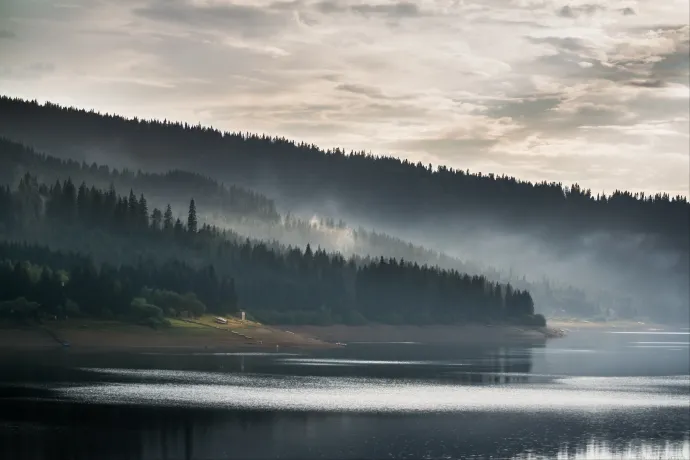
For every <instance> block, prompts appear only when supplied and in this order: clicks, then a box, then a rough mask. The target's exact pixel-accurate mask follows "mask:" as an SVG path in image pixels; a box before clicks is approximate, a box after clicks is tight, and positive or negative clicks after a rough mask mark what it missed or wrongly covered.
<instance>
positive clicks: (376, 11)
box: [315, 0, 422, 18]
mask: <svg viewBox="0 0 690 460" xmlns="http://www.w3.org/2000/svg"><path fill="white" fill-rule="evenodd" d="M315 7H316V9H317V10H319V11H320V12H321V13H324V14H332V13H342V12H348V11H349V12H353V13H357V14H361V15H363V16H374V15H380V16H387V17H392V18H410V17H417V16H421V15H422V11H421V10H420V9H419V7H418V6H417V5H416V4H414V3H411V2H395V3H360V4H357V5H348V6H344V5H342V4H341V3H340V2H338V1H336V0H325V1H321V2H318V3H316V4H315Z"/></svg>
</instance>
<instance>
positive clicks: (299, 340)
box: [0, 320, 562, 351]
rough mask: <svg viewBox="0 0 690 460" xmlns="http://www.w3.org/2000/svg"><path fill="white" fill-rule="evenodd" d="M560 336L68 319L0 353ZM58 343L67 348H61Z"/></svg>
mask: <svg viewBox="0 0 690 460" xmlns="http://www.w3.org/2000/svg"><path fill="white" fill-rule="evenodd" d="M559 336H562V333H561V331H560V330H559V329H555V328H553V327H546V328H538V327H524V326H507V325H501V326H486V325H451V326H447V325H436V326H410V325H396V326H393V325H365V326H343V325H333V326H307V325H301V326H297V325H283V326H280V325H279V326H264V325H256V323H254V324H253V325H251V326H248V327H245V328H244V329H241V332H238V330H237V327H236V326H235V328H234V330H230V328H227V329H225V330H223V328H222V327H221V328H214V327H213V326H211V325H206V326H203V325H196V324H192V325H189V327H188V325H187V324H182V323H181V322H180V324H176V325H175V326H174V327H171V328H167V329H159V330H153V329H150V328H147V327H144V326H136V325H131V324H126V323H118V322H114V321H95V320H70V321H69V322H67V323H47V324H46V326H41V327H4V328H0V350H20V351H21V350H30V349H48V348H68V349H74V350H81V351H87V350H91V351H142V350H162V351H165V350H167V351H172V350H206V351H220V350H237V349H251V348H254V349H265V350H269V349H270V350H275V349H276V348H278V349H280V348H282V349H285V348H302V349H320V348H333V347H337V346H340V344H341V343H348V342H422V343H446V344H455V343H457V344H506V343H530V342H544V341H546V340H547V339H549V338H553V337H559ZM63 342H65V343H67V344H68V345H67V346H65V345H63Z"/></svg>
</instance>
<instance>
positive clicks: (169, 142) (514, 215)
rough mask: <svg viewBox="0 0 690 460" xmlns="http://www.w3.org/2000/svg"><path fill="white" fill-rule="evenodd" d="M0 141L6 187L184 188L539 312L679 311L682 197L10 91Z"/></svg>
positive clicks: (299, 240)
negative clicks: (30, 178)
mask: <svg viewBox="0 0 690 460" xmlns="http://www.w3.org/2000/svg"><path fill="white" fill-rule="evenodd" d="M0 136H4V137H5V138H6V139H5V140H3V141H2V144H1V147H2V162H3V168H2V170H1V172H0V181H1V182H2V183H5V184H8V185H12V186H15V185H16V184H17V183H18V182H19V180H20V178H21V177H23V175H24V174H25V173H26V172H29V173H31V174H35V175H36V176H37V177H38V178H39V180H40V181H41V182H43V183H45V184H48V185H50V184H52V183H53V182H55V181H56V180H65V179H67V178H68V177H69V178H71V180H72V181H74V183H75V184H76V186H77V187H78V186H79V184H80V183H81V182H86V183H87V184H88V185H89V186H91V185H94V186H96V187H98V188H102V189H107V188H108V187H109V186H110V185H111V184H112V185H113V186H114V188H115V189H116V190H117V192H118V193H120V194H127V193H129V191H130V190H133V191H134V192H135V193H136V195H137V196H138V195H139V194H144V195H146V197H147V200H148V202H149V204H150V205H151V206H156V207H158V208H161V209H163V207H164V206H165V205H167V204H171V205H172V207H173V208H174V209H175V210H176V212H177V213H178V215H183V214H184V213H186V206H187V205H188V203H189V199H190V198H191V197H193V198H195V199H196V201H197V203H198V205H199V209H200V212H199V217H200V220H202V221H203V222H205V223H208V224H210V225H213V226H215V227H217V228H219V229H227V230H231V231H232V232H233V234H235V235H236V237H234V238H237V239H238V240H241V239H242V238H245V237H249V238H251V239H252V241H261V240H264V241H274V242H276V243H280V244H283V245H292V246H298V247H305V246H306V245H307V244H310V245H311V247H313V248H317V247H321V248H323V249H325V250H326V251H329V252H336V251H337V252H339V253H342V254H343V255H345V256H349V255H357V256H360V257H366V256H371V258H372V259H374V260H375V259H376V258H377V257H380V256H384V257H394V258H397V259H404V260H406V261H411V262H417V263H419V264H428V265H430V266H438V267H440V268H443V269H450V270H457V271H459V272H461V273H468V274H470V275H478V274H481V275H482V276H486V278H487V279H488V280H492V281H494V282H501V283H508V282H510V283H511V284H512V285H514V286H515V287H516V288H519V289H525V290H528V291H529V292H530V293H531V294H532V296H533V298H534V301H535V307H536V311H539V312H544V313H546V314H548V315H553V316H559V315H560V316H576V317H582V318H636V319H643V318H650V319H653V320H655V321H679V320H681V321H688V307H689V306H690V305H689V300H688V299H689V298H690V294H689V292H688V278H689V276H690V271H689V268H688V265H689V264H688V257H689V256H688V254H689V252H690V248H689V238H688V236H689V235H690V226H689V222H688V221H689V218H690V212H689V211H690V207H689V206H688V202H687V199H686V197H682V196H676V197H670V196H668V195H667V194H657V195H654V196H648V195H644V194H636V193H632V192H628V191H615V192H613V193H610V194H608V195H602V194H597V193H593V192H592V191H590V190H582V189H580V188H579V187H578V186H577V185H573V186H567V187H566V186H563V184H556V183H539V184H533V183H527V182H521V181H519V180H518V179H515V178H511V177H505V176H496V175H493V174H488V175H487V174H482V173H470V172H469V171H455V170H452V169H448V168H445V167H438V168H435V169H434V168H432V167H431V165H422V164H420V163H417V164H413V163H410V162H408V161H405V160H399V159H396V158H390V157H375V156H371V155H366V154H364V153H361V152H351V153H349V154H346V153H345V152H343V151H341V150H339V149H335V150H329V151H324V150H321V149H319V148H318V147H316V146H313V145H306V144H298V143H293V142H291V141H288V140H286V139H278V138H271V137H269V136H258V135H247V134H241V133H222V132H220V131H217V130H213V129H210V128H205V127H201V126H189V125H185V124H176V123H171V122H167V121H163V122H158V121H143V120H136V119H135V120H126V119H123V118H120V117H117V116H111V115H101V114H97V113H95V112H87V111H83V110H77V109H69V108H63V107H59V106H56V105H53V104H45V105H40V104H37V103H35V102H29V101H22V100H17V99H10V98H2V99H0ZM15 142H19V143H21V144H23V145H24V146H26V147H28V148H25V147H23V146H22V145H18V144H16V143H15ZM31 149H35V150H36V151H37V152H40V153H45V154H47V155H50V156H52V157H46V156H44V155H42V154H38V153H36V152H34V151H33V150H31ZM53 157H55V158H53ZM57 158H60V159H62V160H66V159H72V160H74V161H72V162H67V161H59V160H58V159H57ZM94 163H95V164H94ZM113 168H117V169H118V170H117V171H115V170H114V169H113ZM139 170H141V171H139ZM134 171H137V172H134ZM142 171H143V172H142Z"/></svg>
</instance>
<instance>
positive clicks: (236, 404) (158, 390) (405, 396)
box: [59, 369, 690, 412]
mask: <svg viewBox="0 0 690 460" xmlns="http://www.w3.org/2000/svg"><path fill="white" fill-rule="evenodd" d="M92 370H93V371H96V372H100V373H104V374H116V375H120V376H130V377H138V378H141V379H153V380H154V382H148V383H138V382H133V383H117V384H104V385H89V386H77V387H69V388H64V389H60V390H59V391H60V392H61V393H62V394H63V395H64V396H66V397H69V398H75V399H79V400H84V401H88V402H106V401H107V402H110V403H116V402H119V403H127V404H158V405H173V406H193V407H194V406H195V407H201V406H206V407H228V408H235V409H249V410H291V411H323V412H455V411H523V412H537V411H563V410H569V411H592V410H630V409H647V410H650V409H654V408H664V407H665V408H682V407H687V405H688V398H687V396H686V394H687V392H688V391H687V390H688V388H690V380H689V379H688V378H686V377H647V378H617V377H578V378H559V379H556V380H555V381H554V383H551V384H541V385H535V384H531V385H512V386H495V387H492V386H480V387H476V386H475V387H473V386H465V385H452V384H437V383H433V382H430V381H414V380H411V381H404V380H399V379H398V380H386V379H375V378H359V377H356V378H342V377H335V378H334V377H328V378H325V377H289V378H287V377H284V376H282V377H280V378H276V377H275V376H258V375H233V374H223V373H200V372H180V371H161V370H126V369H92ZM664 388H672V389H681V390H686V391H684V392H681V393H680V394H678V393H677V392H675V393H674V392H668V393H664V392H663V391H661V389H664Z"/></svg>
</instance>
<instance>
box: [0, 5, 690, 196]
mask: <svg viewBox="0 0 690 460" xmlns="http://www.w3.org/2000/svg"><path fill="white" fill-rule="evenodd" d="M689 4H690V2H688V0H638V1H630V0H624V1H619V0H606V1H604V0H586V2H576V1H561V0H436V1H429V0H416V1H389V0H370V1H366V0H365V1H359V0H357V1H349V0H341V1H338V0H326V1H312V0H295V1H266V0H251V1H250V0H72V1H69V0H65V1H64V2H62V3H60V2H56V1H48V0H0V56H1V58H0V93H1V94H4V95H9V96H15V97H22V98H28V99H38V100H39V101H45V100H49V101H52V102H56V103H60V104H65V105H74V106H78V107H83V108H89V109H90V108H93V109H96V110H99V111H103V112H110V113H119V114H122V115H125V116H130V117H131V116H139V117H140V118H159V119H164V118H165V119H168V120H182V121H187V122H190V123H194V124H196V123H197V122H200V123H201V124H204V125H213V126H215V127H217V128H219V129H223V130H229V131H243V132H244V131H249V132H261V133H268V134H271V135H278V136H284V137H288V138H291V139H295V140H299V141H306V142H313V143H316V144H317V145H319V146H321V147H323V148H332V147H342V148H345V149H347V150H350V149H353V150H358V151H360V150H364V151H368V152H371V153H373V154H377V155H393V156H397V157H401V158H407V159H410V160H412V161H415V162H417V161H421V162H422V163H424V164H427V163H432V164H434V165H439V164H444V165H447V166H449V167H453V168H456V169H463V170H464V169H469V170H470V171H472V172H478V171H481V172H483V173H489V172H493V173H497V174H508V175H511V176H516V177H518V178H521V179H524V180H531V181H541V180H547V181H557V182H563V183H564V184H570V183H573V182H577V183H579V184H580V185H582V186H583V187H585V188H591V189H592V191H593V193H598V192H605V193H610V192H612V191H613V190H615V189H627V190H632V191H644V192H647V193H653V192H658V191H665V192H668V193H671V194H672V195H675V194H682V195H686V196H687V195H688V194H689V192H688V188H689V182H690V147H689V145H690V125H689V117H690V107H689V103H690V100H689V97H690V90H689V88H688V84H689V78H690V71H689V67H690V64H689V36H690V27H689V26H688V22H689V17H690V9H689V8H690V7H689Z"/></svg>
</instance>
